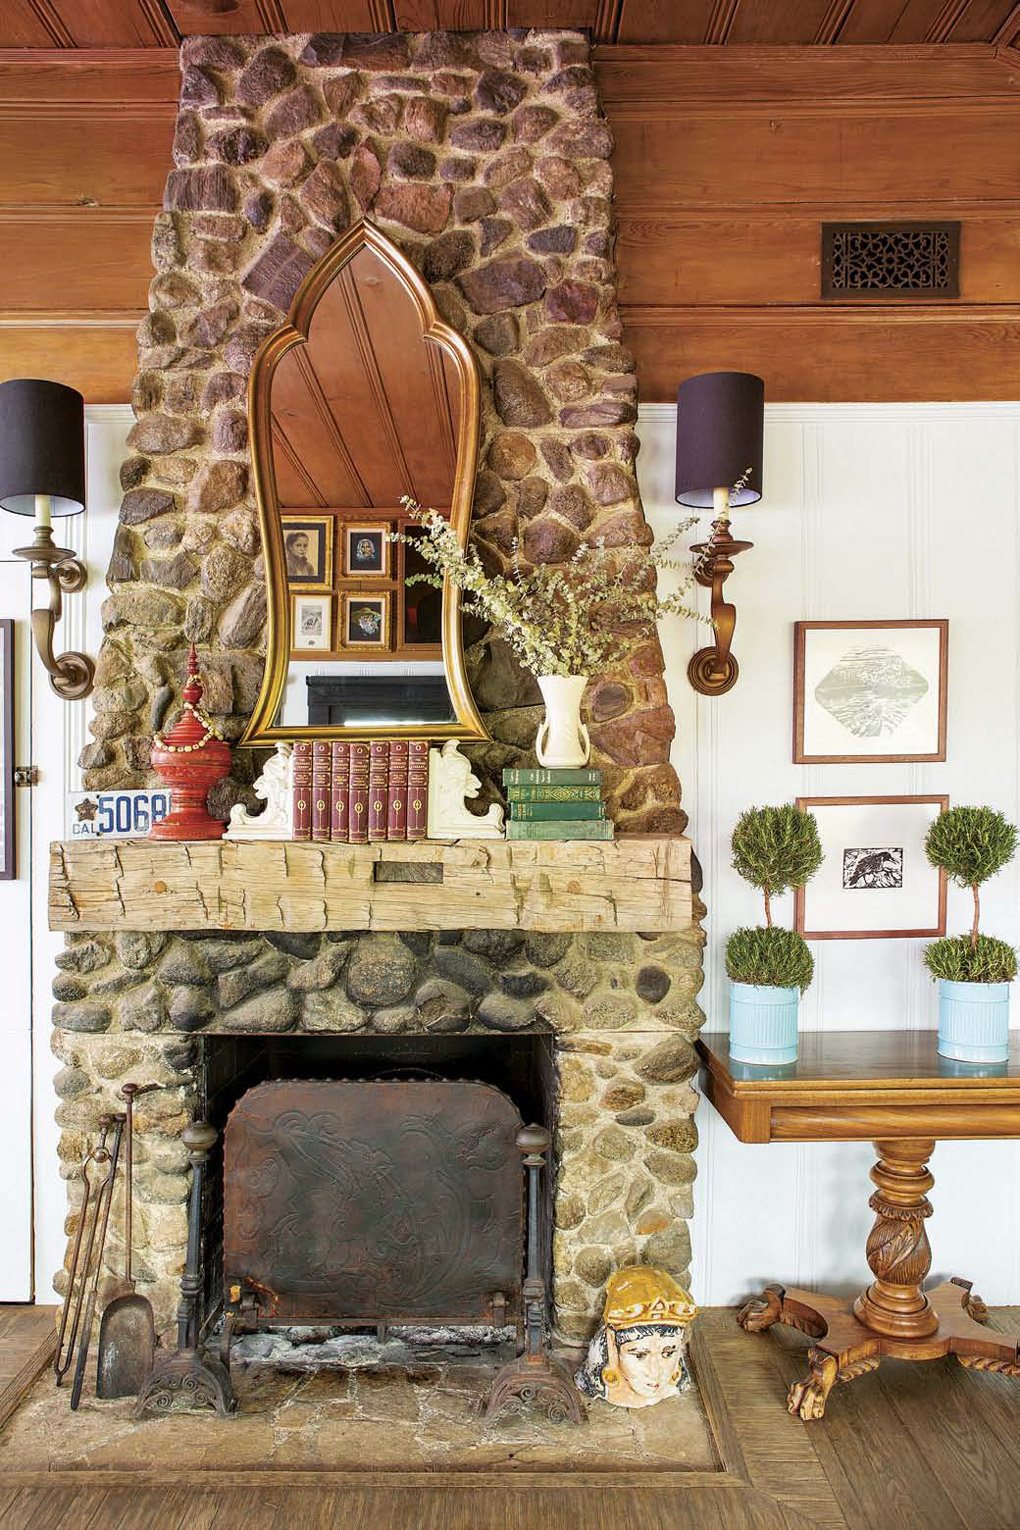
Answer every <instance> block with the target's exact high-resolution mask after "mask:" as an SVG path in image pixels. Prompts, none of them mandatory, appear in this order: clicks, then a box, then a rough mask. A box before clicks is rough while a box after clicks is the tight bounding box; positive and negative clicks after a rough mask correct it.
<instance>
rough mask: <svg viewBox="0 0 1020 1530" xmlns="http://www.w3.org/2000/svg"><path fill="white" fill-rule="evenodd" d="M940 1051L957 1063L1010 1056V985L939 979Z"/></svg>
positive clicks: (994, 1060) (993, 1060) (999, 1059)
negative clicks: (953, 981)
mask: <svg viewBox="0 0 1020 1530" xmlns="http://www.w3.org/2000/svg"><path fill="white" fill-rule="evenodd" d="M939 1053H940V1054H941V1056H942V1057H952V1058H955V1059H956V1061H957V1062H972V1063H1001V1062H1006V1061H1007V1060H1008V1058H1009V984H1008V983H951V982H950V981H949V979H948V978H940V979H939Z"/></svg>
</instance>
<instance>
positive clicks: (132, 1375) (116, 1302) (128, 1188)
mask: <svg viewBox="0 0 1020 1530" xmlns="http://www.w3.org/2000/svg"><path fill="white" fill-rule="evenodd" d="M157 1087H158V1086H157V1085H155V1084H150V1085H149V1086H148V1088H146V1089H141V1088H139V1086H138V1085H137V1084H125V1085H124V1087H123V1089H122V1090H121V1096H122V1098H123V1099H124V1100H125V1101H126V1103H127V1123H126V1127H125V1133H124V1194H125V1209H124V1280H123V1284H122V1285H121V1286H120V1289H119V1294H118V1295H117V1296H115V1297H114V1299H113V1301H111V1302H109V1303H108V1304H107V1307H106V1310H105V1311H104V1313H103V1321H102V1323H101V1324H100V1326H99V1362H98V1367H97V1372H96V1396H97V1397H136V1396H137V1395H138V1393H139V1392H140V1391H141V1390H142V1387H143V1386H144V1384H145V1381H146V1378H147V1377H148V1374H149V1372H150V1371H151V1370H152V1361H153V1354H154V1350H155V1345H156V1329H155V1324H154V1322H153V1316H152V1304H151V1303H150V1302H149V1300H148V1299H147V1298H146V1297H144V1296H139V1295H138V1293H137V1291H136V1290H135V1283H134V1280H133V1279H132V1276H131V1209H132V1207H131V1202H132V1194H133V1190H132V1157H133V1151H132V1150H133V1141H134V1102H135V1099H136V1097H137V1096H138V1095H139V1094H147V1093H148V1090H149V1089H155V1088H157Z"/></svg>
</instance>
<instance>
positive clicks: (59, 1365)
mask: <svg viewBox="0 0 1020 1530" xmlns="http://www.w3.org/2000/svg"><path fill="white" fill-rule="evenodd" d="M112 1125H113V1117H112V1116H101V1117H100V1118H99V1141H98V1142H97V1143H96V1145H95V1147H94V1148H92V1150H91V1151H90V1152H88V1153H86V1154H85V1157H84V1159H83V1160H82V1166H81V1176H80V1177H81V1182H82V1198H81V1205H80V1207H79V1208H78V1227H77V1230H76V1231H75V1235H74V1248H73V1249H72V1250H71V1263H70V1267H69V1269H68V1273H67V1291H66V1293H65V1296H64V1306H63V1310H62V1311H61V1314H60V1328H59V1330H58V1332H57V1352H56V1354H55V1355H54V1357H53V1373H54V1375H55V1376H56V1379H57V1386H58V1387H59V1385H60V1383H61V1382H62V1381H63V1379H64V1377H65V1376H66V1375H67V1373H68V1371H69V1370H70V1369H71V1361H72V1360H73V1359H74V1345H75V1340H76V1339H77V1337H78V1328H79V1325H80V1323H81V1314H82V1308H83V1307H84V1305H85V1292H86V1289H87V1287H88V1283H89V1268H90V1265H91V1262H92V1245H93V1244H94V1243H95V1241H96V1228H97V1227H98V1225H99V1212H100V1205H101V1202H102V1198H103V1196H102V1191H103V1187H104V1186H105V1184H106V1180H105V1179H104V1180H103V1181H102V1183H101V1184H100V1182H99V1172H100V1170H101V1168H102V1166H103V1164H105V1163H108V1162H109V1158H110V1154H109V1151H108V1149H107V1146H106V1139H107V1137H108V1135H109V1132H110V1127H111V1126H112ZM90 1170H91V1177H90ZM90 1205H91V1208H92V1222H91V1226H90V1227H89V1235H88V1238H87V1240H86V1243H85V1253H84V1259H83V1258H82V1237H83V1235H84V1232H85V1224H86V1222H87V1221H88V1220H89V1207H90ZM76 1287H77V1297H76V1296H75V1288H76ZM72 1308H73V1311H74V1318H73V1320H72V1322H71V1332H70V1336H68V1335H67V1323H68V1319H69V1318H70V1317H71V1312H72ZM65 1338H66V1339H67V1342H66V1344H65V1342H64V1341H65Z"/></svg>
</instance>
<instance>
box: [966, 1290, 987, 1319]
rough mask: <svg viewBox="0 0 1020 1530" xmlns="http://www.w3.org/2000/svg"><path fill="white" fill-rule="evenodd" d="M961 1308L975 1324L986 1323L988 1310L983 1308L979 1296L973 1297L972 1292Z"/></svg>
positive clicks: (983, 1305)
mask: <svg viewBox="0 0 1020 1530" xmlns="http://www.w3.org/2000/svg"><path fill="white" fill-rule="evenodd" d="M963 1306H964V1311H965V1312H966V1313H967V1315H968V1317H970V1318H972V1319H973V1320H974V1322H975V1323H987V1322H988V1308H987V1307H986V1306H985V1304H984V1302H983V1301H982V1300H981V1298H980V1296H975V1295H974V1293H973V1291H971V1292H970V1293H969V1294H968V1296H967V1300H966V1301H965V1302H964V1304H963Z"/></svg>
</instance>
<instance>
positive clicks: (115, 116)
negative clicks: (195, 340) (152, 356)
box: [0, 7, 180, 403]
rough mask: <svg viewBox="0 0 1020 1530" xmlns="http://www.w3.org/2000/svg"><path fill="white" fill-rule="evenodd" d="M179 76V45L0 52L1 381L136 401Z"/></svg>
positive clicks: (93, 398)
mask: <svg viewBox="0 0 1020 1530" xmlns="http://www.w3.org/2000/svg"><path fill="white" fill-rule="evenodd" d="M88 9H89V8H88V7H84V8H83V9H82V14H83V15H84V14H85V12H86V10H88ZM179 82H180V75H179V69H178V62H177V52H176V49H159V48H152V47H148V48H145V49H141V48H139V49H137V50H134V51H126V52H106V53H103V52H92V53H89V52H66V53H63V54H59V53H56V52H45V53H31V52H27V51H26V52H4V53H0V163H2V164H3V175H2V178H0V239H2V241H3V247H4V273H3V276H4V279H3V287H2V297H0V380H2V379H6V378H9V377H24V376H26V375H28V376H33V375H34V376H39V377H54V378H58V379H60V380H61V381H63V382H67V383H69V384H71V386H73V387H76V388H79V389H80V390H81V392H82V393H84V395H85V397H86V399H87V400H88V401H89V403H123V402H124V400H125V399H127V398H129V397H130V393H131V382H132V378H133V377H134V373H135V370H136V367H137V364H138V351H137V345H136V342H135V331H136V329H137V327H138V324H139V322H140V320H141V318H142V316H143V315H144V313H145V310H146V305H147V292H148V285H149V282H150V280H151V277H152V262H151V257H150V242H151V237H152V222H153V219H154V217H155V215H156V212H157V211H158V209H159V207H160V204H161V202H162V196H163V185H164V182H165V180H166V175H167V171H168V170H169V168H170V167H171V156H170V145H171V142H172V140H173V131H174V119H175V115H176V102H177V93H178V88H179Z"/></svg>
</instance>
